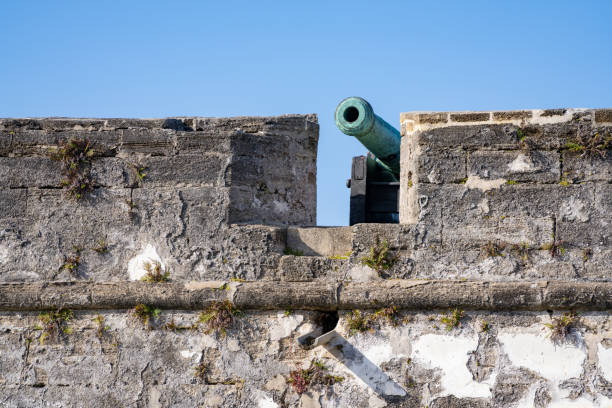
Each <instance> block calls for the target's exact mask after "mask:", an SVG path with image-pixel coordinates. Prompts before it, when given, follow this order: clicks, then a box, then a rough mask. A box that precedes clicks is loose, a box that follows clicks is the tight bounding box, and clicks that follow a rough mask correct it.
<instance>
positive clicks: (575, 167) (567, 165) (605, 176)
mask: <svg viewBox="0 0 612 408" xmlns="http://www.w3.org/2000/svg"><path fill="white" fill-rule="evenodd" d="M563 178H564V179H566V180H571V181H573V182H574V183H578V182H584V181H601V182H610V181H612V154H607V155H606V157H599V156H596V157H593V156H584V157H582V156H581V154H579V153H573V152H569V151H564V152H563Z"/></svg>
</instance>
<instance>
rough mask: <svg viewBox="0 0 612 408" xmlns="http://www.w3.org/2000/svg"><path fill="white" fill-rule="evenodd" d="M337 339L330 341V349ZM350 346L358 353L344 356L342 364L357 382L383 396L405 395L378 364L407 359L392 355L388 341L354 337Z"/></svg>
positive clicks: (376, 338)
mask: <svg viewBox="0 0 612 408" xmlns="http://www.w3.org/2000/svg"><path fill="white" fill-rule="evenodd" d="M337 341H338V339H336V340H335V341H334V340H332V342H333V343H331V344H330V345H331V347H335V346H336V345H337V344H341V342H340V343H337ZM351 343H352V346H353V347H354V348H355V349H356V350H358V351H359V353H356V354H355V355H353V354H351V355H350V357H349V356H346V357H347V358H346V360H345V361H344V364H345V365H346V367H347V368H348V369H349V370H350V371H351V372H352V373H353V375H354V376H355V377H356V379H357V381H358V382H360V383H361V384H363V385H364V386H367V387H369V388H371V389H373V390H374V391H375V392H377V393H378V394H383V395H399V396H404V395H406V390H404V389H403V388H402V387H401V386H400V385H399V384H397V383H396V382H395V381H393V380H392V379H391V378H389V376H388V375H387V374H385V372H384V371H383V370H381V368H380V364H381V363H383V362H386V361H389V360H391V359H393V358H401V357H408V356H404V355H402V354H399V353H397V354H394V353H393V347H392V345H391V343H389V341H388V340H386V339H383V338H380V337H373V336H370V335H367V334H366V335H360V334H358V335H356V336H354V337H352V338H351Z"/></svg>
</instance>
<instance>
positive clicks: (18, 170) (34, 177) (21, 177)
mask: <svg viewBox="0 0 612 408" xmlns="http://www.w3.org/2000/svg"><path fill="white" fill-rule="evenodd" d="M62 178H63V177H62V166H61V163H60V162H58V161H54V160H51V159H50V158H48V157H0V186H3V187H12V188H24V187H61V182H62Z"/></svg>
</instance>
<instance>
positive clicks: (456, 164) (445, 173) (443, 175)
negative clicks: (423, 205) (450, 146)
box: [417, 149, 467, 184]
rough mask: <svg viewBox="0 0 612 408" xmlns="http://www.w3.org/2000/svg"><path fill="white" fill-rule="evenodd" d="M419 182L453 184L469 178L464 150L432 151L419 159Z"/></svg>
mask: <svg viewBox="0 0 612 408" xmlns="http://www.w3.org/2000/svg"><path fill="white" fill-rule="evenodd" d="M418 161H419V163H418V169H417V170H418V173H417V177H418V181H419V182H421V183H434V184H440V183H452V182H455V181H459V180H462V179H464V178H465V177H467V171H466V161H467V153H466V152H465V151H463V150H459V149H457V150H431V151H428V152H426V153H423V154H421V155H420V156H419V158H418Z"/></svg>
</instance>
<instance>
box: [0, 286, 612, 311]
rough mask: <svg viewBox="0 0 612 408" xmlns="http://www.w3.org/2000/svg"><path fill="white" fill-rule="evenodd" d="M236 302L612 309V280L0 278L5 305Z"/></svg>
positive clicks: (277, 306) (307, 306)
mask: <svg viewBox="0 0 612 408" xmlns="http://www.w3.org/2000/svg"><path fill="white" fill-rule="evenodd" d="M224 300H229V301H231V302H232V303H233V304H234V305H235V306H236V307H237V308H239V309H244V310H251V309H254V310H285V309H296V310H297V309H301V310H321V311H330V310H347V309H377V308H382V307H389V306H396V307H397V308H400V309H410V310H431V309H445V308H452V307H459V308H462V309H467V310H489V311H510V310H528V311H541V310H547V309H576V310H607V309H610V308H611V307H612V282H574V281H534V282H525V281H515V282H475V281H446V280H445V281H433V280H432V281H429V280H428V281H424V280H387V281H378V282H355V283H353V282H347V283H340V284H332V283H324V282H223V281H207V282H187V283H174V282H172V283H159V284H150V283H144V282H102V283H100V282H53V283H2V284H0V310H2V311H36V310H48V309H52V308H60V307H63V308H70V309H81V310H83V309H84V310H102V309H107V310H121V309H130V308H132V307H134V306H136V305H137V304H140V303H144V304H147V305H150V306H156V307H159V308H163V309H185V310H196V309H202V308H205V307H207V306H208V305H210V304H211V303H213V302H215V301H224Z"/></svg>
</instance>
